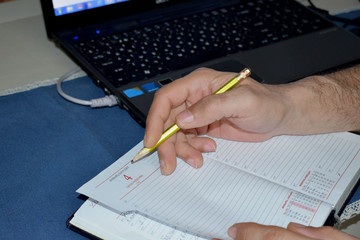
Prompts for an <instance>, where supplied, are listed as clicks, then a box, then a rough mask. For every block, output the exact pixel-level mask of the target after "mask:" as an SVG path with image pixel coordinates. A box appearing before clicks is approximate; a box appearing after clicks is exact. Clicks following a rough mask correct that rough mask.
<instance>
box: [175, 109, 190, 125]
mask: <svg viewBox="0 0 360 240" xmlns="http://www.w3.org/2000/svg"><path fill="white" fill-rule="evenodd" d="M177 119H178V120H179V121H180V122H183V123H189V122H192V121H194V116H193V115H192V114H191V112H190V111H189V110H185V111H183V112H181V113H180V114H179V115H178V116H177Z"/></svg>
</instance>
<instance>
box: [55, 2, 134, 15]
mask: <svg viewBox="0 0 360 240" xmlns="http://www.w3.org/2000/svg"><path fill="white" fill-rule="evenodd" d="M128 1H131V0H52V2H53V6H54V11H55V16H61V15H65V14H70V13H74V12H80V11H85V10H88V9H94V8H99V7H102V6H107V5H111V4H116V3H120V2H128Z"/></svg>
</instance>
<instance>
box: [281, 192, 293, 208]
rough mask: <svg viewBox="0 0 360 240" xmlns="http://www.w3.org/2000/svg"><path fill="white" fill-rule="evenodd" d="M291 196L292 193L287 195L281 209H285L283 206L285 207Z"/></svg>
mask: <svg viewBox="0 0 360 240" xmlns="http://www.w3.org/2000/svg"><path fill="white" fill-rule="evenodd" d="M292 194H293V192H291V193H290V194H289V196H288V198H287V199H286V201H285V202H284V205H283V206H282V209H284V208H285V206H286V204H287V203H288V201H289V199H290V197H291V195H292Z"/></svg>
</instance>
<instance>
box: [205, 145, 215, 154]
mask: <svg viewBox="0 0 360 240" xmlns="http://www.w3.org/2000/svg"><path fill="white" fill-rule="evenodd" d="M204 150H205V152H215V150H216V145H215V144H206V145H205V146H204Z"/></svg>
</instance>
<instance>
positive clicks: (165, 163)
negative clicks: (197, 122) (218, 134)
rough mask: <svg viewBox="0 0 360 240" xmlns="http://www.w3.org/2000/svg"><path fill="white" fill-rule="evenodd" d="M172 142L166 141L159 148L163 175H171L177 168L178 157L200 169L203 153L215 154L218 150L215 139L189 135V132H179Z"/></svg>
mask: <svg viewBox="0 0 360 240" xmlns="http://www.w3.org/2000/svg"><path fill="white" fill-rule="evenodd" d="M175 137H176V141H174V139H169V140H172V141H165V142H164V143H163V144H161V145H160V146H159V147H158V156H159V160H160V167H161V173H162V174H163V175H170V174H171V173H173V172H174V170H175V168H176V163H177V160H176V156H178V157H179V158H181V159H183V160H184V161H185V162H186V163H188V164H189V165H190V166H192V167H194V168H200V167H201V166H202V165H203V157H202V153H203V152H213V151H215V149H216V143H215V141H214V140H213V139H210V138H206V137H196V134H194V133H193V134H190V135H188V132H187V133H186V134H185V133H184V132H179V133H178V134H177V135H176V136H174V138H175Z"/></svg>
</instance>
